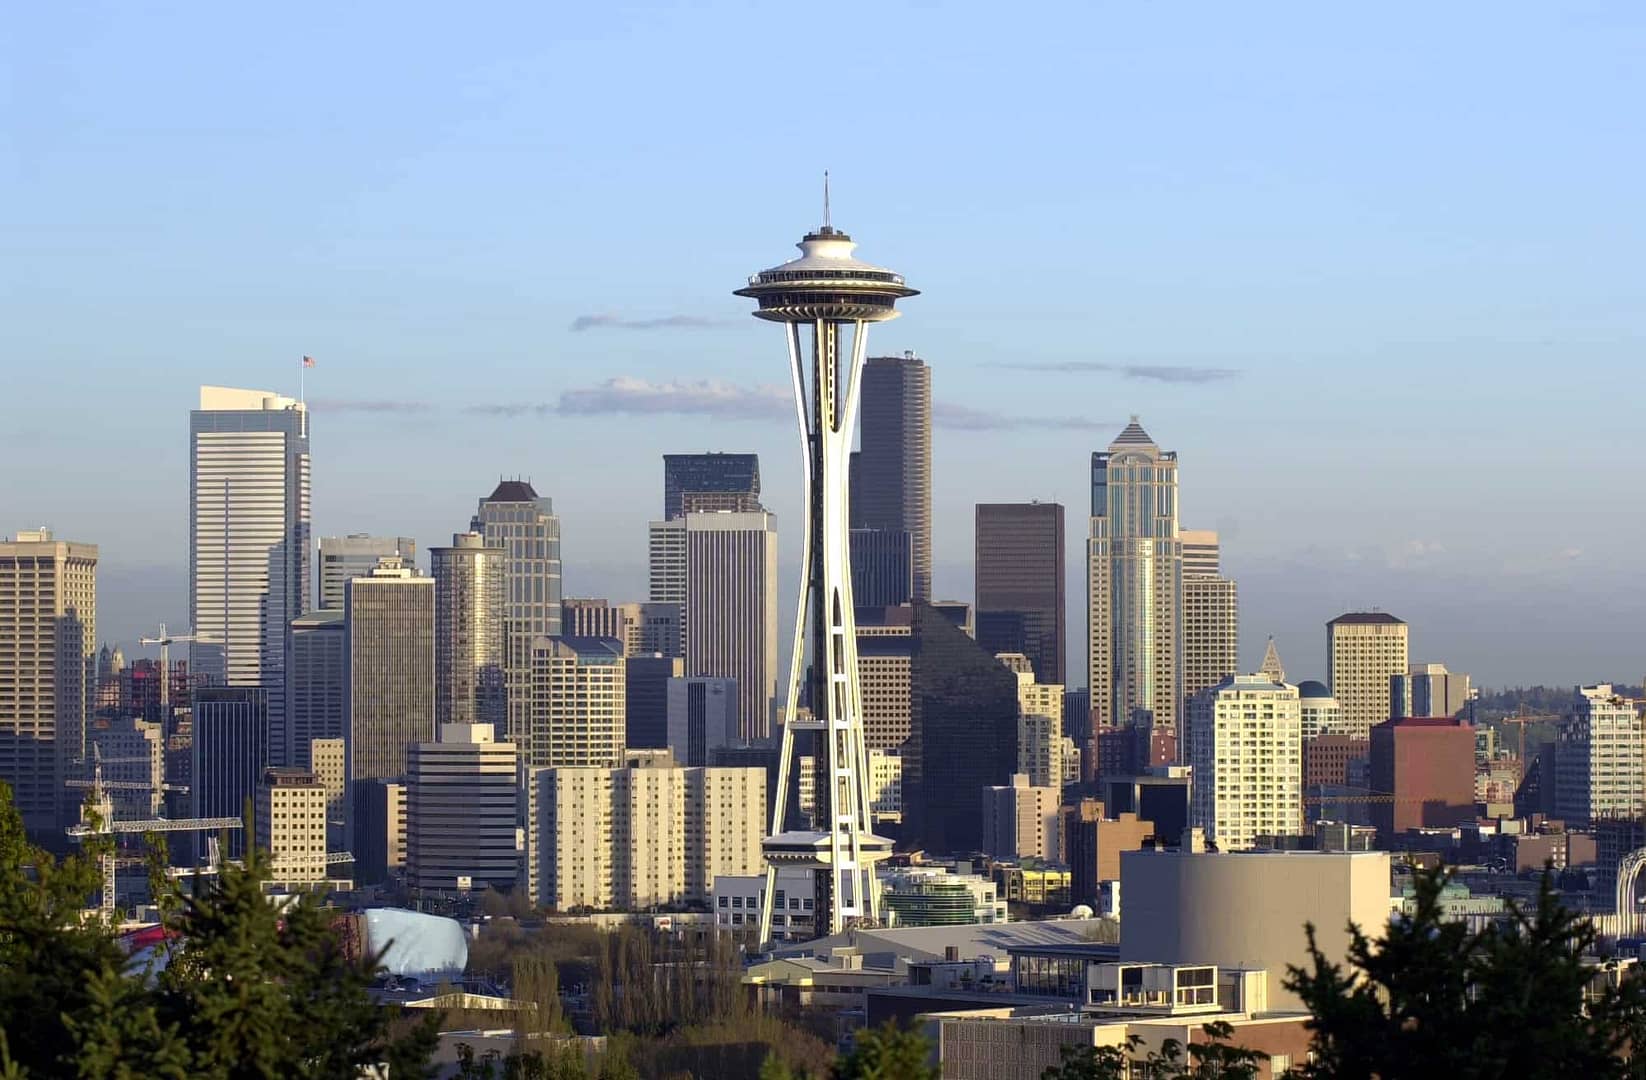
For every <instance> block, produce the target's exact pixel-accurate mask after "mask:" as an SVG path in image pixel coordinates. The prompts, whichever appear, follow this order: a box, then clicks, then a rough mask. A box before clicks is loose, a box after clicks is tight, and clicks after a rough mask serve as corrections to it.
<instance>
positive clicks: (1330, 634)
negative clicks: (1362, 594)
mask: <svg viewBox="0 0 1646 1080" xmlns="http://www.w3.org/2000/svg"><path fill="white" fill-rule="evenodd" d="M1408 639H1409V634H1408V627H1407V626H1406V624H1405V623H1404V622H1402V621H1401V620H1399V619H1397V618H1395V617H1394V616H1393V615H1390V614H1389V613H1388V612H1385V611H1363V612H1350V613H1349V614H1347V615H1339V616H1338V617H1337V618H1335V619H1333V620H1332V621H1331V622H1329V623H1327V624H1326V658H1327V663H1328V665H1329V670H1328V674H1327V683H1328V685H1330V687H1331V689H1332V696H1333V697H1335V698H1337V703H1338V707H1339V708H1340V709H1341V710H1342V719H1341V722H1342V730H1343V731H1344V733H1346V734H1349V735H1353V736H1354V737H1355V738H1357V739H1367V738H1370V737H1371V731H1372V728H1373V727H1375V726H1376V725H1378V724H1381V723H1383V722H1384V721H1385V720H1388V719H1390V718H1392V717H1393V716H1394V713H1395V709H1394V694H1393V685H1394V677H1395V676H1396V675H1404V674H1406V672H1407V668H1408V655H1407V654H1408Z"/></svg>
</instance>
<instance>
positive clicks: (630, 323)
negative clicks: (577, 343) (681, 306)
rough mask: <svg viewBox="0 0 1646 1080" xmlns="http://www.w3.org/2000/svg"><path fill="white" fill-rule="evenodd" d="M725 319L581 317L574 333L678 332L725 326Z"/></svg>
mask: <svg viewBox="0 0 1646 1080" xmlns="http://www.w3.org/2000/svg"><path fill="white" fill-rule="evenodd" d="M724 323H725V320H724V319H706V318H704V317H703V316H701V315H663V316H660V317H658V318H654V319H625V318H624V317H623V316H621V315H612V314H604V315H579V316H578V317H577V318H575V319H573V320H572V325H571V329H572V332H573V333H578V332H581V331H584V330H678V329H690V328H697V327H704V326H721V325H724Z"/></svg>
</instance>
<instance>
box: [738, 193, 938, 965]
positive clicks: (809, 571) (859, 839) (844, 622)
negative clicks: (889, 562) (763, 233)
mask: <svg viewBox="0 0 1646 1080" xmlns="http://www.w3.org/2000/svg"><path fill="white" fill-rule="evenodd" d="M797 246H798V247H799V248H800V257H799V258H797V259H791V260H789V261H788V262H786V263H784V264H782V265H781V266H774V267H772V268H771V269H770V270H762V271H761V272H760V273H758V274H755V275H754V276H752V277H751V278H749V283H748V285H746V286H745V287H743V288H741V289H738V290H736V293H737V295H738V296H747V297H750V298H752V299H753V300H755V301H756V303H757V304H758V305H759V306H758V308H757V309H756V310H755V312H754V315H755V317H756V318H760V319H766V320H768V321H769V322H777V323H782V324H783V327H784V332H785V334H786V336H787V339H788V344H789V368H790V374H791V375H792V376H793V379H794V402H795V412H796V415H797V417H798V419H799V421H800V443H801V450H802V455H803V457H804V459H805V464H806V470H805V489H804V490H805V506H806V528H805V531H804V533H803V534H802V535H803V536H804V537H805V541H804V548H803V550H802V552H801V559H800V567H801V569H800V582H801V584H800V604H799V611H798V614H797V616H796V619H795V635H794V653H793V657H792V659H791V660H790V665H789V682H788V696H787V699H786V704H785V710H786V711H785V716H784V724H783V747H782V755H781V758H780V759H779V766H778V777H777V798H776V800H775V805H774V806H773V808H772V830H771V835H770V836H768V837H767V838H766V839H765V841H764V842H763V843H762V845H761V848H762V852H763V853H764V855H765V857H766V890H765V895H764V898H763V899H762V902H761V905H760V941H761V944H762V945H764V944H766V943H767V942H769V941H770V940H771V928H772V901H773V899H774V895H775V892H776V878H777V870H778V868H779V867H794V868H800V869H806V870H810V871H811V872H812V881H813V893H814V914H813V928H814V931H815V933H816V935H817V936H820V937H821V936H823V935H825V934H838V933H841V932H842V931H844V930H846V929H847V928H849V927H851V926H854V925H857V924H860V923H863V922H865V921H868V922H878V921H879V917H880V891H879V889H878V888H877V887H876V883H875V864H876V863H877V862H879V861H880V860H882V859H884V858H886V857H887V856H888V855H890V854H891V851H892V844H891V841H890V840H887V839H886V838H885V837H881V836H876V835H874V832H873V831H872V829H871V826H870V821H869V763H868V752H867V750H866V749H865V747H864V742H863V695H862V690H861V687H860V686H859V683H858V675H857V625H856V621H855V620H854V619H853V617H852V569H851V550H850V537H851V516H850V513H849V506H848V502H849V491H848V487H847V475H848V468H849V462H850V455H851V451H852V435H853V431H854V429H855V428H856V426H857V410H858V403H859V402H858V398H859V391H860V389H861V376H862V372H863V357H864V351H865V349H866V348H867V347H868V341H869V324H870V323H877V322H885V321H886V320H888V319H894V318H896V317H897V314H898V312H897V311H896V310H895V305H896V303H897V301H898V300H901V299H903V298H904V297H906V296H915V295H917V291H916V290H914V289H911V288H909V287H908V286H907V285H905V284H904V283H903V277H902V275H900V274H895V273H893V272H892V271H890V270H887V269H884V268H882V267H879V266H873V265H870V264H869V263H866V262H862V261H860V260H858V259H856V258H853V256H852V251H853V250H854V249H855V248H856V247H857V245H856V244H855V243H853V242H852V238H851V237H850V236H847V235H846V234H845V233H843V232H840V231H839V230H838V229H835V228H834V227H833V225H831V224H830V222H829V189H828V176H827V174H825V175H824V181H823V224H822V226H820V227H819V228H818V229H817V230H816V231H815V232H810V233H807V234H806V236H805V237H804V238H803V239H802V240H801V241H800V243H799V244H798V245H797ZM847 330H849V331H850V333H849V334H848V333H847ZM847 350H849V351H847ZM808 645H809V646H810V648H807V646H808ZM803 682H804V686H805V692H804V694H802V692H801V687H802V683H803ZM803 703H804V705H805V706H806V709H805V711H802V708H801V706H802V704H803ZM799 732H808V733H810V743H811V745H810V747H809V749H810V750H811V757H812V767H813V769H814V770H815V774H814V780H815V783H814V791H815V793H816V797H815V803H814V810H813V813H812V819H811V821H810V826H811V827H810V828H803V829H790V828H789V827H788V825H789V821H788V798H789V781H790V773H791V770H793V769H795V768H796V767H797V764H798V759H797V758H796V753H797V752H804V751H797V748H796V745H795V735H796V734H797V733H799Z"/></svg>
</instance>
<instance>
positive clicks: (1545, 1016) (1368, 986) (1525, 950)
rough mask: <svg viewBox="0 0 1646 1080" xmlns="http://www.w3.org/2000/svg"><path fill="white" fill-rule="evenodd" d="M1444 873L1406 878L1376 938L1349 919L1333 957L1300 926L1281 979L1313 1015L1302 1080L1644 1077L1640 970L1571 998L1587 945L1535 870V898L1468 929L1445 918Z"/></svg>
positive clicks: (1645, 1033) (1585, 978) (1581, 926)
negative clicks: (1409, 901)
mask: <svg viewBox="0 0 1646 1080" xmlns="http://www.w3.org/2000/svg"><path fill="white" fill-rule="evenodd" d="M1446 880H1447V877H1446V875H1445V874H1444V873H1443V872H1440V871H1434V872H1429V873H1424V874H1420V875H1419V876H1418V877H1417V879H1416V904H1415V908H1414V910H1413V912H1412V914H1411V915H1408V916H1404V917H1399V918H1396V919H1393V920H1392V921H1391V922H1390V923H1389V927H1388V930H1387V932H1386V933H1385V935H1384V936H1383V937H1382V938H1381V939H1378V940H1376V941H1373V940H1372V939H1370V938H1368V937H1367V936H1366V934H1365V933H1364V932H1363V931H1362V930H1361V929H1360V928H1359V927H1354V926H1351V927H1350V935H1351V942H1350V947H1349V956H1348V964H1347V966H1344V965H1340V964H1336V963H1333V962H1332V961H1330V960H1329V959H1328V958H1327V957H1325V956H1324V955H1322V954H1321V952H1320V950H1319V949H1318V948H1317V947H1316V945H1315V935H1314V928H1313V927H1312V926H1311V927H1309V928H1308V934H1309V952H1310V964H1309V966H1308V967H1306V968H1299V967H1293V968H1291V969H1290V971H1289V974H1288V976H1287V979H1286V986H1287V988H1288V989H1290V990H1291V991H1292V992H1293V993H1295V994H1297V995H1298V996H1299V997H1300V998H1302V1000H1303V1003H1304V1004H1305V1005H1306V1006H1307V1007H1308V1008H1309V1011H1310V1012H1311V1013H1312V1014H1313V1019H1312V1020H1311V1021H1310V1024H1309V1026H1310V1029H1311V1031H1312V1032H1313V1050H1314V1060H1313V1062H1312V1063H1310V1064H1308V1065H1305V1066H1302V1067H1301V1068H1300V1069H1299V1070H1298V1072H1299V1074H1300V1075H1301V1076H1304V1077H1308V1078H1311V1080H1371V1078H1373V1077H1405V1076H1448V1077H1455V1078H1458V1080H1497V1078H1509V1077H1525V1076H1553V1077H1559V1076H1567V1077H1574V1078H1575V1077H1580V1076H1581V1077H1585V1078H1589V1077H1596V1078H1605V1077H1627V1076H1637V1075H1642V1074H1643V1073H1646V1059H1636V1058H1635V1057H1634V1055H1633V1047H1636V1046H1646V980H1642V979H1641V978H1640V977H1638V976H1633V975H1627V976H1626V977H1624V978H1623V979H1622V980H1621V981H1620V982H1619V984H1618V985H1617V986H1615V987H1610V986H1609V987H1606V988H1604V989H1602V990H1601V991H1599V992H1598V993H1597V994H1596V995H1594V996H1593V998H1592V999H1591V1000H1590V1001H1589V1002H1587V1003H1585V1000H1584V996H1585V991H1586V989H1587V988H1588V987H1589V986H1590V982H1591V976H1592V975H1593V974H1594V972H1593V971H1592V969H1590V968H1589V967H1588V966H1587V965H1585V964H1584V963H1583V960H1582V957H1583V955H1584V953H1585V952H1586V951H1587V950H1588V949H1589V948H1590V947H1591V946H1592V945H1593V944H1594V937H1595V935H1594V929H1593V927H1592V926H1591V924H1590V923H1589V922H1588V920H1586V919H1583V918H1580V917H1579V916H1577V915H1575V914H1573V913H1572V912H1570V911H1568V910H1566V909H1565V908H1564V907H1562V906H1561V904H1560V902H1559V900H1558V899H1557V898H1556V896H1555V893H1554V889H1553V886H1552V885H1551V883H1550V881H1549V877H1548V875H1547V874H1546V875H1545V876H1544V879H1543V884H1542V888H1541V889H1540V891H1539V895H1538V899H1537V903H1536V905H1535V906H1533V907H1531V908H1529V909H1523V908H1521V907H1520V906H1519V905H1513V904H1511V906H1510V912H1511V914H1510V919H1509V921H1508V924H1507V925H1506V926H1503V927H1499V926H1492V927H1489V928H1488V929H1486V930H1483V931H1480V932H1471V931H1470V930H1468V928H1467V927H1466V926H1464V925H1463V924H1462V923H1459V922H1456V921H1452V920H1448V919H1447V918H1445V916H1444V914H1443V912H1442V910H1441V904H1440V897H1441V890H1442V888H1443V887H1444V885H1445V883H1446Z"/></svg>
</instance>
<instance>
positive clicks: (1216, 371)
mask: <svg viewBox="0 0 1646 1080" xmlns="http://www.w3.org/2000/svg"><path fill="white" fill-rule="evenodd" d="M994 366H995V367H1002V368H1010V369H1012V370H1013V371H1055V372H1068V373H1077V374H1093V373H1098V372H1102V373H1105V374H1112V375H1122V376H1124V377H1126V378H1128V379H1148V380H1151V381H1153V382H1163V383H1209V382H1220V381H1222V380H1224V379H1235V378H1239V377H1240V371H1239V370H1238V369H1236V368H1225V367H1195V366H1193V365H1189V364H1110V363H1105V362H1103V361H1100V360H1052V361H1047V362H1044V363H1036V362H1027V363H1000V364H996V365H994Z"/></svg>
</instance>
